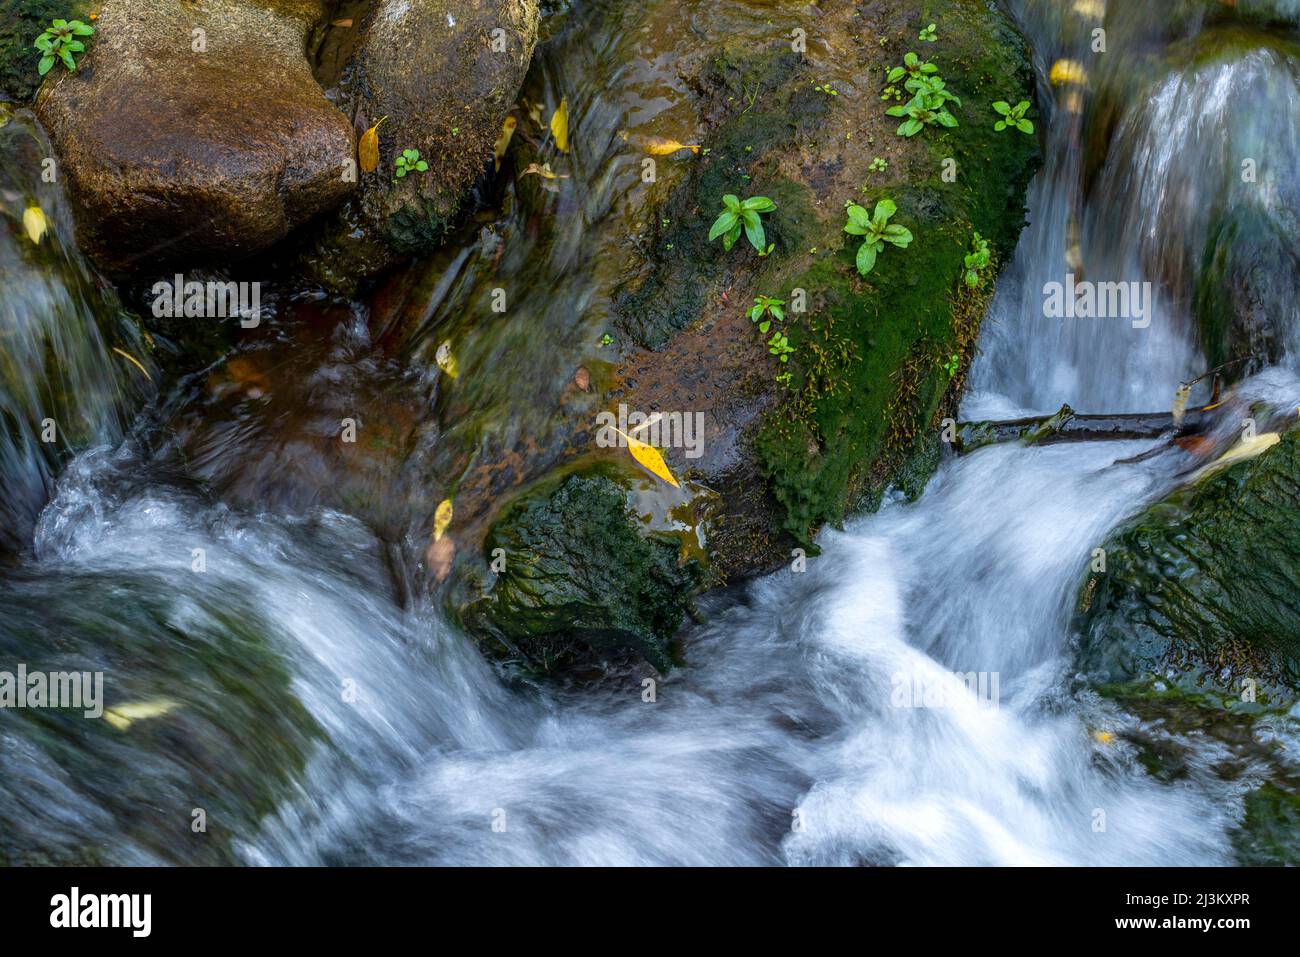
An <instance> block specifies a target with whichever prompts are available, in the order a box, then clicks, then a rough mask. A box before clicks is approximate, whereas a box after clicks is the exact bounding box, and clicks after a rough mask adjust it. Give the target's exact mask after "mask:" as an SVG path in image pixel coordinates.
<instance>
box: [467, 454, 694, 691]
mask: <svg viewBox="0 0 1300 957" xmlns="http://www.w3.org/2000/svg"><path fill="white" fill-rule="evenodd" d="M498 548H499V549H503V552H502V553H497V554H504V558H505V568H504V569H503V570H502V572H501V573H500V574H499V575H498V576H497V579H496V582H495V583H494V584H493V586H492V590H491V591H490V592H489V593H488V594H487V595H486V596H484V597H483V598H481V599H479V600H478V601H476V602H474V603H472V604H471V605H469V606H468V607H467V608H466V609H465V610H464V612H463V613H462V618H463V620H464V622H465V623H466V625H467V626H468V627H470V628H471V629H473V630H474V631H475V632H476V633H478V634H482V635H486V636H488V637H489V642H490V644H489V650H490V651H493V652H495V653H496V655H497V657H503V658H506V659H508V660H513V661H515V662H518V663H522V664H524V665H526V666H528V667H532V668H536V669H540V670H543V671H551V670H553V669H555V668H557V667H560V666H564V665H569V664H572V663H573V662H574V661H575V660H576V659H579V658H581V657H583V656H584V654H585V653H586V651H587V649H594V650H595V651H597V652H600V653H607V652H611V651H619V650H622V649H629V650H632V651H635V652H637V653H639V654H640V655H641V656H642V657H644V658H645V659H646V660H647V661H649V662H650V663H651V664H653V665H654V666H655V667H656V668H658V669H659V670H661V671H667V670H668V669H669V668H670V667H671V664H672V654H671V649H670V642H671V640H672V637H673V635H674V634H675V633H676V631H677V628H678V626H680V624H681V622H682V618H683V616H684V615H685V613H686V609H687V603H688V599H689V595H690V594H691V593H692V591H693V590H694V589H695V587H696V586H697V585H698V583H699V581H700V579H701V570H700V567H699V565H698V564H697V563H695V562H692V561H688V562H686V563H685V564H680V563H679V559H678V555H679V545H678V543H677V542H676V541H674V540H673V539H672V538H670V537H668V538H663V539H661V538H658V537H655V536H646V535H642V534H641V533H640V532H639V531H638V530H637V526H636V518H635V516H634V515H633V514H632V510H631V509H630V508H629V506H628V500H627V493H626V491H625V490H624V489H623V488H622V487H621V486H620V485H619V484H618V483H617V482H616V481H614V480H613V479H612V478H610V477H609V476H608V475H606V474H603V473H602V472H599V471H589V472H587V473H584V474H572V475H568V476H566V477H564V478H562V479H560V480H558V481H548V482H546V483H544V484H543V485H541V486H539V487H537V488H535V489H533V490H531V491H530V492H528V493H526V494H525V495H524V496H523V497H522V498H520V499H518V500H517V501H515V502H514V503H512V504H511V505H510V506H508V507H507V508H506V510H505V511H504V512H503V513H502V515H501V516H500V517H499V518H498V519H497V521H496V523H495V524H494V525H493V526H492V528H491V530H490V531H489V532H488V535H487V539H486V542H485V546H484V550H485V552H486V553H487V554H489V555H492V554H494V552H495V550H496V549H498Z"/></svg>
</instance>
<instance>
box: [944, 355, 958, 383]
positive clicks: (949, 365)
mask: <svg viewBox="0 0 1300 957" xmlns="http://www.w3.org/2000/svg"><path fill="white" fill-rule="evenodd" d="M960 362H961V360H960V359H959V358H958V357H957V356H956V355H955V354H954V355H951V356H949V357H948V361H947V362H945V363H944V364H943V371H944V372H946V373H948V378H949V379H951V378H952V377H953V376H955V375H956V374H957V365H958V363H960Z"/></svg>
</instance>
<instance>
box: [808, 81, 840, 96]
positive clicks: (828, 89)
mask: <svg viewBox="0 0 1300 957" xmlns="http://www.w3.org/2000/svg"><path fill="white" fill-rule="evenodd" d="M813 89H814V90H816V91H817V92H818V93H825V94H826V95H827V96H839V95H840V91H839V90H837V89H835V87H833V86H831V85H830V84H829V83H823V84H822V85H821V86H814V87H813Z"/></svg>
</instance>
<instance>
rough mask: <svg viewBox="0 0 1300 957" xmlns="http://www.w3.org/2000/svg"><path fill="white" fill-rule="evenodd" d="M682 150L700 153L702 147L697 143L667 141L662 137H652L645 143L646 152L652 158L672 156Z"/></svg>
mask: <svg viewBox="0 0 1300 957" xmlns="http://www.w3.org/2000/svg"><path fill="white" fill-rule="evenodd" d="M681 150H690V151H691V152H692V153H699V151H700V147H699V145H698V144H696V143H679V142H677V141H676V140H669V139H665V138H664V137H662V136H651V137H649V138H648V139H647V140H646V142H645V151H646V152H647V153H649V154H650V155H651V156H671V155H672V154H673V153H677V152H680V151H681Z"/></svg>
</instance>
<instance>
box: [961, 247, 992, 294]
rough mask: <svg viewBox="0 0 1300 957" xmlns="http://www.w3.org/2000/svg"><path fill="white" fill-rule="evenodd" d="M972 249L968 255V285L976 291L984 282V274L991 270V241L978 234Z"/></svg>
mask: <svg viewBox="0 0 1300 957" xmlns="http://www.w3.org/2000/svg"><path fill="white" fill-rule="evenodd" d="M970 249H971V251H970V252H969V253H967V254H966V285H967V286H969V287H970V288H972V289H974V288H976V287H977V286H979V285H981V284H982V283H983V282H984V276H983V272H984V270H985V269H988V268H989V241H988V240H987V239H985V238H984V237H983V236H981V235H980V234H979V233H976V234H975V237H974V238H973V239H972V240H971V244H970Z"/></svg>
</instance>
